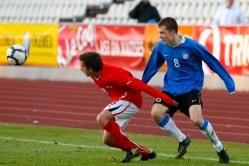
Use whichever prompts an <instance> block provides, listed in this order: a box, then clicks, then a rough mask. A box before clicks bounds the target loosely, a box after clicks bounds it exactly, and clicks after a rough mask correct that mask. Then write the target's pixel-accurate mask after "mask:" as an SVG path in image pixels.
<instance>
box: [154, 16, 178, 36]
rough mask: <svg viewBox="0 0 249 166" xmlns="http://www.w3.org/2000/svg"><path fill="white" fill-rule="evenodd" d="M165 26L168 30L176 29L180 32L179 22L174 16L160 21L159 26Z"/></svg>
mask: <svg viewBox="0 0 249 166" xmlns="http://www.w3.org/2000/svg"><path fill="white" fill-rule="evenodd" d="M161 26H165V27H166V29H167V30H175V31H176V33H177V32H178V24H177V22H176V20H175V19H174V18H172V17H165V18H163V19H161V20H160V21H159V23H158V27H161Z"/></svg>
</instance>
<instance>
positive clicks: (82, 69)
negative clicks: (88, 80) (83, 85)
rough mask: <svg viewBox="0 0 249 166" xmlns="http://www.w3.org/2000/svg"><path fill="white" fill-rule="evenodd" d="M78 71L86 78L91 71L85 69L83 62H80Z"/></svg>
mask: <svg viewBox="0 0 249 166" xmlns="http://www.w3.org/2000/svg"><path fill="white" fill-rule="evenodd" d="M80 71H82V72H83V73H84V74H85V75H86V76H87V77H89V76H90V73H91V71H90V70H89V69H87V68H86V66H85V64H84V62H83V61H80Z"/></svg>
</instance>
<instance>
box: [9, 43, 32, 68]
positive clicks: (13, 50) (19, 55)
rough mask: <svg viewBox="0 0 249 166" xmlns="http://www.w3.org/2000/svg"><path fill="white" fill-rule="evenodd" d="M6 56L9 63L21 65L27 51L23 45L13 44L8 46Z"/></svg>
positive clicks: (24, 60)
mask: <svg viewBox="0 0 249 166" xmlns="http://www.w3.org/2000/svg"><path fill="white" fill-rule="evenodd" d="M6 56H7V60H8V61H9V63H10V64H11V65H22V64H24V63H25V62H26V60H27V57H28V53H27V50H26V48H25V47H24V46H22V45H19V44H15V45H12V46H10V47H9V48H8V50H7V52H6Z"/></svg>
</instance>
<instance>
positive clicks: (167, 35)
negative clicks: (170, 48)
mask: <svg viewBox="0 0 249 166" xmlns="http://www.w3.org/2000/svg"><path fill="white" fill-rule="evenodd" d="M158 32H159V37H160V39H161V40H162V42H163V44H165V45H166V44H170V43H171V42H172V41H173V33H172V31H169V30H167V29H166V27H165V26H161V27H159V29H158Z"/></svg>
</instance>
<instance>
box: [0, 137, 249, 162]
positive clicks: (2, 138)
mask: <svg viewBox="0 0 249 166" xmlns="http://www.w3.org/2000/svg"><path fill="white" fill-rule="evenodd" d="M0 139H1V140H16V141H21V142H33V143H40V144H52V145H61V146H71V147H81V148H95V149H112V150H118V149H115V148H109V147H101V146H91V145H77V144H66V143H61V142H52V141H38V140H30V139H25V138H14V137H0ZM158 155H159V156H166V157H173V158H174V157H175V156H174V155H169V154H164V153H160V154H158ZM184 158H188V159H194V160H211V161H217V159H216V158H204V157H186V156H184ZM231 163H237V164H249V162H242V161H235V160H232V161H231Z"/></svg>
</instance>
